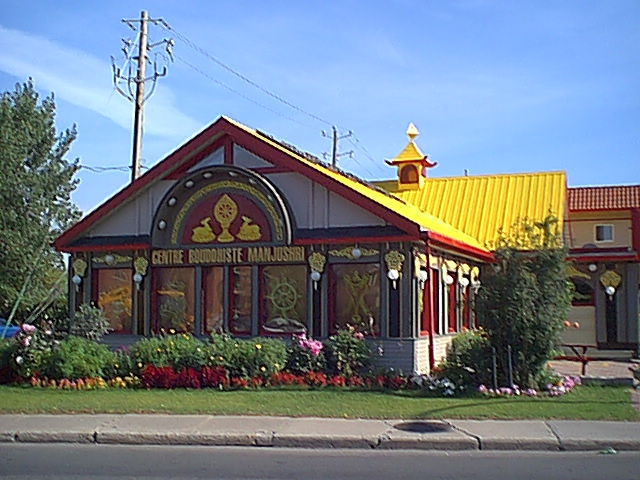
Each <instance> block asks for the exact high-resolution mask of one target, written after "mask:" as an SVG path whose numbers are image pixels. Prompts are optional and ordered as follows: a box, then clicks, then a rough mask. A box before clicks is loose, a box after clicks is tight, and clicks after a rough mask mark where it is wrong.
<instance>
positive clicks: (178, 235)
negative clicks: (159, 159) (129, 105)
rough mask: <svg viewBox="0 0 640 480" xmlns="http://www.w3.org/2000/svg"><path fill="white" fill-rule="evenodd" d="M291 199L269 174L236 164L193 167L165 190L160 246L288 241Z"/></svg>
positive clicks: (155, 240)
mask: <svg viewBox="0 0 640 480" xmlns="http://www.w3.org/2000/svg"><path fill="white" fill-rule="evenodd" d="M292 231H293V220H292V216H291V214H290V209H289V208H288V205H287V202H286V200H285V198H284V197H283V196H282V194H281V193H280V192H279V191H278V189H277V188H276V187H275V186H274V185H273V184H272V183H271V182H269V181H268V180H267V179H266V178H264V177H262V176H260V175H258V174H256V173H255V172H252V171H251V170H247V169H244V168H240V167H235V166H231V165H218V166H210V167H206V168H203V169H199V170H196V171H194V172H190V173H189V174H188V175H186V176H185V177H183V178H182V179H180V180H179V181H178V182H177V183H176V184H175V185H174V187H173V188H172V189H171V190H169V192H168V193H167V194H166V195H165V196H164V198H163V199H162V202H161V203H160V205H159V206H158V208H157V210H156V214H155V216H154V219H153V225H152V232H151V242H152V245H153V246H154V247H156V248H158V247H159V248H170V247H178V246H203V245H209V246H229V245H235V244H245V245H252V244H261V245H289V244H290V243H291V239H292Z"/></svg>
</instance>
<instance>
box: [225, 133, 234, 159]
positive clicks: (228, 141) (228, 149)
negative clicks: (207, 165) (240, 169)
mask: <svg viewBox="0 0 640 480" xmlns="http://www.w3.org/2000/svg"><path fill="white" fill-rule="evenodd" d="M223 144H224V164H225V165H233V139H232V138H231V137H229V136H226V137H224V138H223Z"/></svg>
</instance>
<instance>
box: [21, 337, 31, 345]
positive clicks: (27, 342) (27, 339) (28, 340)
mask: <svg viewBox="0 0 640 480" xmlns="http://www.w3.org/2000/svg"><path fill="white" fill-rule="evenodd" d="M22 345H23V346H25V347H28V346H29V345H31V337H24V338H23V339H22Z"/></svg>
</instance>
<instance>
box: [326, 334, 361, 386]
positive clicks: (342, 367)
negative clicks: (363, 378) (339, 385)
mask: <svg viewBox="0 0 640 480" xmlns="http://www.w3.org/2000/svg"><path fill="white" fill-rule="evenodd" d="M325 346H326V349H325V356H326V358H327V370H328V372H330V373H332V374H338V375H344V376H346V377H351V376H352V375H355V374H358V373H363V372H365V371H366V370H368V369H370V368H371V350H370V349H369V346H368V345H367V342H366V341H365V340H364V337H363V335H362V333H360V332H356V331H355V328H353V327H349V328H346V329H343V330H339V331H338V333H336V334H335V335H332V336H331V337H329V341H328V342H327V343H326V345H325Z"/></svg>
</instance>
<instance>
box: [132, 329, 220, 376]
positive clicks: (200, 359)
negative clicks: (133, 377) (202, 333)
mask: <svg viewBox="0 0 640 480" xmlns="http://www.w3.org/2000/svg"><path fill="white" fill-rule="evenodd" d="M208 351H209V349H208V347H207V345H206V344H205V343H204V342H202V341H200V340H198V339H197V338H194V337H193V336H192V335H190V334H187V333H180V334H176V335H165V334H163V335H160V336H158V337H152V338H143V339H141V340H139V341H138V342H136V343H135V344H134V345H133V346H132V347H131V351H130V356H131V358H132V360H133V366H134V367H137V368H138V369H139V368H142V367H144V366H145V365H153V366H155V367H165V366H171V367H173V368H174V370H176V371H180V370H182V369H183V368H194V369H196V370H199V369H201V368H202V367H204V366H206V365H208V364H209V359H208Z"/></svg>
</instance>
